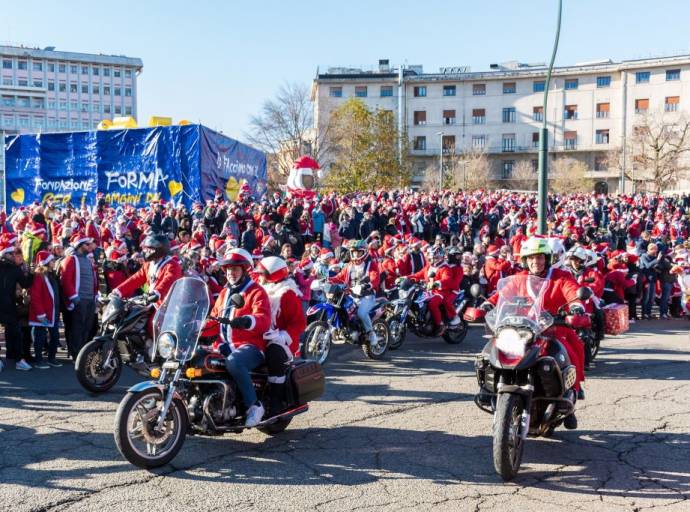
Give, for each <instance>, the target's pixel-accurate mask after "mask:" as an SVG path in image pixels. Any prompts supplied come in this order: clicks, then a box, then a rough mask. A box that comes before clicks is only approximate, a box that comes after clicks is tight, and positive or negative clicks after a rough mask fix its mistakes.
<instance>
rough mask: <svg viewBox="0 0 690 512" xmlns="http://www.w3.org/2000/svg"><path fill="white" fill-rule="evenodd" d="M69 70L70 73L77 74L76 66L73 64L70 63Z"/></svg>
mask: <svg viewBox="0 0 690 512" xmlns="http://www.w3.org/2000/svg"><path fill="white" fill-rule="evenodd" d="M69 72H70V74H72V75H76V74H77V66H76V65H75V64H71V65H70V67H69Z"/></svg>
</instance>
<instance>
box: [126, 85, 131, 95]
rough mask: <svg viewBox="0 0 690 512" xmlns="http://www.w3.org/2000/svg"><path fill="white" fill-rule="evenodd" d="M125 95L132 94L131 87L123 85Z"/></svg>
mask: <svg viewBox="0 0 690 512" xmlns="http://www.w3.org/2000/svg"><path fill="white" fill-rule="evenodd" d="M125 96H127V97H130V96H132V88H131V87H125Z"/></svg>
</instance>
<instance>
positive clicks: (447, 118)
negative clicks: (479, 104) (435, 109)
mask: <svg viewBox="0 0 690 512" xmlns="http://www.w3.org/2000/svg"><path fill="white" fill-rule="evenodd" d="M443 124H455V110H444V111H443Z"/></svg>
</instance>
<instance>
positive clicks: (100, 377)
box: [74, 339, 122, 393]
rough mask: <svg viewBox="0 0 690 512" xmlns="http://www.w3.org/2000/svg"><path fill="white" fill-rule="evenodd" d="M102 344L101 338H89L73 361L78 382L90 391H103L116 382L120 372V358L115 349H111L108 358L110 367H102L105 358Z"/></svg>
mask: <svg viewBox="0 0 690 512" xmlns="http://www.w3.org/2000/svg"><path fill="white" fill-rule="evenodd" d="M104 344H105V341H104V340H102V339H96V340H91V341H90V342H88V343H87V344H86V345H84V346H83V347H82V349H81V350H80V351H79V354H77V359H76V361H75V362H74V371H75V373H76V374H77V380H78V381H79V384H81V385H82V386H83V387H84V389H86V390H87V391H90V392H91V393H105V392H106V391H108V390H109V389H110V388H112V387H113V386H114V385H115V384H117V382H118V381H119V380H120V375H121V374H122V358H121V357H120V353H119V352H118V351H117V350H113V355H112V356H111V358H110V364H111V365H112V367H111V368H108V369H107V370H105V369H104V368H102V366H101V365H102V364H103V362H104V361H105V358H106V355H105V354H104V347H103V345H104Z"/></svg>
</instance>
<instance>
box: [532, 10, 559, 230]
mask: <svg viewBox="0 0 690 512" xmlns="http://www.w3.org/2000/svg"><path fill="white" fill-rule="evenodd" d="M562 10H563V0H558V20H557V22H556V39H555V40H554V43H553V52H552V53H551V62H549V70H548V71H547V73H546V83H545V84H544V107H543V112H544V119H543V124H542V127H541V129H540V130H539V189H538V215H537V220H538V226H537V228H538V231H539V234H540V235H545V234H546V205H547V201H548V171H549V170H548V156H549V154H548V147H549V142H548V138H549V130H548V128H547V126H546V119H547V112H548V110H547V109H546V103H547V99H548V97H549V87H550V84H551V72H552V71H553V63H554V60H556V51H557V50H558V39H559V37H560V35H561V12H562Z"/></svg>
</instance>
